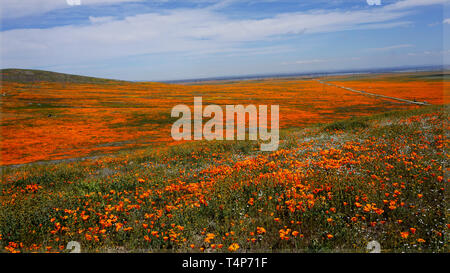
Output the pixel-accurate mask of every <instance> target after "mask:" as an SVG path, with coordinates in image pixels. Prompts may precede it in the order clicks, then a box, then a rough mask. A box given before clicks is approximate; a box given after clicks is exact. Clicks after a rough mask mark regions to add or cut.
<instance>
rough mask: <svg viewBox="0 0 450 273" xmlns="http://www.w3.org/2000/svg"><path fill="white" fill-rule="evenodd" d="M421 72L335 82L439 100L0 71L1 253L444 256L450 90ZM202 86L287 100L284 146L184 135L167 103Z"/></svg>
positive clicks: (287, 85) (217, 97)
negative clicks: (370, 251)
mask: <svg viewBox="0 0 450 273" xmlns="http://www.w3.org/2000/svg"><path fill="white" fill-rule="evenodd" d="M414 76H421V77H426V76H429V75H428V74H425V76H424V74H418V75H416V74H413V75H400V76H398V75H390V76H389V77H387V76H374V77H369V78H364V77H361V78H351V79H346V78H344V77H340V78H339V77H334V78H329V79H327V80H328V81H330V82H333V83H336V84H338V85H345V86H348V87H352V88H355V89H358V88H360V89H363V90H366V91H369V92H372V93H376V92H378V91H379V93H380V94H384V95H386V94H388V95H391V96H397V97H399V98H405V99H411V100H412V99H416V100H421V101H427V102H429V103H432V104H434V105H432V106H416V105H411V104H406V103H399V102H396V101H389V100H386V99H380V98H375V97H371V96H363V95H360V94H355V93H351V92H348V91H345V90H343V89H340V88H338V87H332V86H324V85H323V84H320V83H319V82H317V81H314V80H312V79H303V78H302V79H270V80H252V81H240V82H212V83H196V84H162V83H126V82H114V81H111V82H110V81H105V82H90V83H79V82H72V83H70V84H67V83H62V82H51V81H45V82H37V83H36V82H31V83H30V82H26V81H23V82H21V81H16V82H13V81H9V82H8V81H4V82H3V83H2V93H3V94H5V95H3V97H2V102H1V103H2V121H1V122H2V124H1V125H2V133H1V134H2V165H3V167H2V175H1V184H0V189H1V191H0V206H1V209H0V251H3V252H68V251H69V250H67V249H66V245H67V243H68V242H70V241H77V242H79V243H80V245H81V250H82V251H83V252H163V251H170V252H366V251H367V249H366V246H367V244H368V242H370V241H373V240H376V241H377V242H379V243H380V245H381V251H382V252H448V246H449V241H448V231H449V228H450V222H449V220H448V216H449V210H448V205H447V193H448V191H447V185H448V182H449V178H448V177H447V176H446V172H447V170H448V164H447V162H448V158H449V153H448V145H449V141H448V129H449V117H448V114H447V113H448V112H447V107H448V106H447V105H446V95H447V93H448V90H447V89H446V88H448V86H447V87H446V86H445V85H444V83H445V81H443V80H442V78H440V79H434V78H433V77H430V78H431V79H429V78H427V79H423V78H420V77H418V78H414ZM6 78H7V77H6ZM444 79H445V80H446V78H444ZM382 82H384V83H385V84H386V86H387V87H386V88H385V89H383V90H381V89H382V88H381V86H382ZM364 83H366V84H365V85H364ZM388 83H390V84H391V85H388ZM390 87H393V88H392V90H394V91H391V93H389V89H390ZM407 88H411V90H413V91H411V92H406V91H404V90H405V89H407ZM169 90H170V91H169ZM395 90H400V91H398V92H397V91H395ZM402 90H403V91H402ZM419 90H422V92H420V91H419ZM382 92H383V93H382ZM439 92H440V93H439ZM195 95H202V96H203V98H204V101H206V102H207V103H214V104H219V105H224V104H239V103H241V104H249V103H252V104H275V103H277V104H279V105H280V124H281V127H282V128H283V130H282V135H281V143H280V148H279V149H278V150H277V151H275V152H261V151H260V150H259V143H258V142H257V141H195V142H185V143H172V142H173V141H172V140H170V124H171V122H172V120H171V119H170V108H171V107H172V106H173V105H175V104H179V103H184V104H187V105H191V104H192V102H191V100H192V98H193V97H194V96H195ZM150 140H151V141H150ZM152 142H153V143H152ZM105 143H106V144H105ZM108 143H110V144H111V143H116V144H117V145H107V144H108ZM155 143H156V144H158V143H159V144H161V143H164V144H176V145H156V144H155ZM131 146H132V147H131ZM130 147H131V148H130ZM95 152H98V153H97V154H96V153H95ZM92 154H96V155H98V156H97V157H92V158H87V159H83V160H75V161H61V162H47V163H45V164H43V163H42V162H41V161H45V160H56V159H64V158H72V157H83V156H87V155H92ZM29 162H36V163H35V164H23V165H19V166H8V165H11V164H22V163H29Z"/></svg>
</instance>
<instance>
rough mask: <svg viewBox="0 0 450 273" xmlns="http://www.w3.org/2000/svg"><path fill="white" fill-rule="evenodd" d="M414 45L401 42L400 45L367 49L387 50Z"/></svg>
mask: <svg viewBox="0 0 450 273" xmlns="http://www.w3.org/2000/svg"><path fill="white" fill-rule="evenodd" d="M413 46H414V45H411V44H401V45H391V46H386V47H377V48H368V49H367V50H369V51H389V50H394V49H400V48H408V47H413Z"/></svg>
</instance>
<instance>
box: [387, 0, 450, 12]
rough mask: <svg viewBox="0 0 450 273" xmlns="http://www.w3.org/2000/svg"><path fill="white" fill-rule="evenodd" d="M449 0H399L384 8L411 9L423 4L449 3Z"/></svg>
mask: <svg viewBox="0 0 450 273" xmlns="http://www.w3.org/2000/svg"><path fill="white" fill-rule="evenodd" d="M449 3H450V0H401V1H398V2H395V3H393V4H390V5H387V6H386V7H385V8H386V9H389V10H401V9H403V10H404V9H412V8H417V7H423V6H430V5H438V4H441V5H442V4H449Z"/></svg>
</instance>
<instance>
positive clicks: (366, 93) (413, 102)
mask: <svg viewBox="0 0 450 273" xmlns="http://www.w3.org/2000/svg"><path fill="white" fill-rule="evenodd" d="M316 81H318V82H320V83H322V84H326V85H329V86H334V87H338V88H342V89H345V90H348V91H351V92H355V93H359V94H363V95H368V96H374V97H380V98H385V99H390V100H397V101H401V102H406V103H411V104H417V105H431V104H430V103H428V102H425V101H413V100H407V99H401V98H396V97H389V96H385V95H381V94H375V93H369V92H366V91H362V90H355V89H352V88H349V87H345V86H340V85H336V84H333V83H328V82H324V81H321V80H318V79H316Z"/></svg>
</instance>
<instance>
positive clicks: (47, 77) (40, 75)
mask: <svg viewBox="0 0 450 273" xmlns="http://www.w3.org/2000/svg"><path fill="white" fill-rule="evenodd" d="M0 73H1V79H2V81H8V82H18V83H34V82H58V83H89V84H95V83H112V82H124V81H120V80H112V79H103V78H95V77H88V76H79V75H72V74H65V73H58V72H52V71H45V70H35V69H0Z"/></svg>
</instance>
